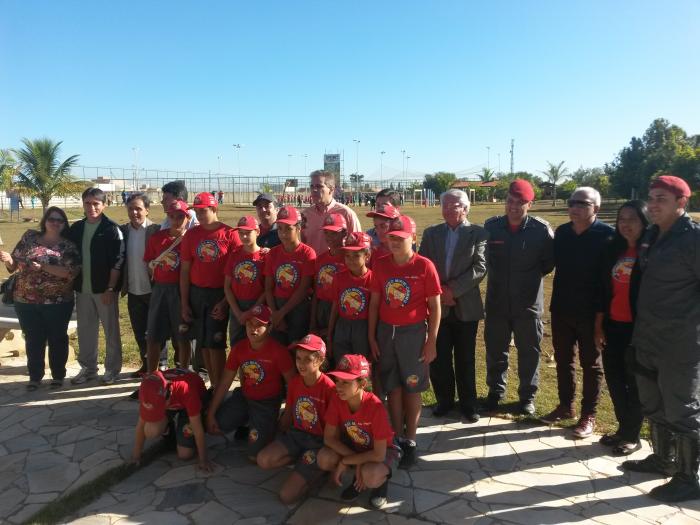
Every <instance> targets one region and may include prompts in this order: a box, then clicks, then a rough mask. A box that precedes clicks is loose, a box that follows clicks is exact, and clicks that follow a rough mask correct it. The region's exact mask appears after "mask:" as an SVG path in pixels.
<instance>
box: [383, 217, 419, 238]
mask: <svg viewBox="0 0 700 525" xmlns="http://www.w3.org/2000/svg"><path fill="white" fill-rule="evenodd" d="M386 233H387V235H395V236H396V237H403V238H404V239H408V238H409V237H413V236H414V235H415V234H416V221H414V220H413V219H411V218H410V217H409V216H408V215H401V217H397V218H395V219H394V220H392V221H391V222H390V223H389V231H388V232H386Z"/></svg>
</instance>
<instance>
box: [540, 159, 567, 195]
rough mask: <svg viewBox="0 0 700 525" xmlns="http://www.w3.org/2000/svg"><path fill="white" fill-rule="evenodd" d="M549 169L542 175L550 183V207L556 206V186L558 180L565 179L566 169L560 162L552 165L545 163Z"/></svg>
mask: <svg viewBox="0 0 700 525" xmlns="http://www.w3.org/2000/svg"><path fill="white" fill-rule="evenodd" d="M547 164H548V165H549V167H548V168H547V170H546V171H543V172H542V174H543V175H544V176H546V177H547V179H548V180H549V182H551V183H552V206H556V204H557V184H558V183H559V181H560V180H562V179H563V178H564V177H566V172H567V169H566V168H565V167H564V161H563V160H562V161H561V162H560V163H559V164H556V165H555V164H552V163H551V162H549V161H547Z"/></svg>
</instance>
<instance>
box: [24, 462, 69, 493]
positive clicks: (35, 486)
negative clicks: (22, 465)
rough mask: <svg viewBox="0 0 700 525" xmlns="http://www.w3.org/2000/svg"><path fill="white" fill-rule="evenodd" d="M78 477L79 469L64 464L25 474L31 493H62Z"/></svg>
mask: <svg viewBox="0 0 700 525" xmlns="http://www.w3.org/2000/svg"><path fill="white" fill-rule="evenodd" d="M79 476H80V467H78V465H77V464H75V463H68V462H66V463H65V464H63V465H56V466H53V467H49V468H46V469H43V470H32V471H30V472H27V482H28V484H29V490H30V491H31V492H32V493H38V492H63V491H64V490H66V489H67V488H68V487H69V486H70V485H71V484H72V483H73V482H74V481H75V480H76V479H78V477H79Z"/></svg>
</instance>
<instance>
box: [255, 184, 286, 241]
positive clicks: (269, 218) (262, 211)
mask: <svg viewBox="0 0 700 525" xmlns="http://www.w3.org/2000/svg"><path fill="white" fill-rule="evenodd" d="M253 206H255V211H256V212H257V213H258V222H259V223H260V235H258V240H257V241H256V242H257V244H258V246H260V247H261V248H272V247H273V246H277V245H278V244H280V238H279V235H278V234H277V223H276V221H277V212H278V211H279V208H278V207H277V201H276V200H275V197H274V195H272V193H261V194H260V195H258V196H257V197H256V198H255V200H254V201H253Z"/></svg>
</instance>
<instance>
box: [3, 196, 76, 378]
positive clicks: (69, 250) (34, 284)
mask: <svg viewBox="0 0 700 525" xmlns="http://www.w3.org/2000/svg"><path fill="white" fill-rule="evenodd" d="M40 227H41V231H36V230H28V231H27V232H26V233H25V234H24V235H23V236H22V238H21V239H20V241H19V242H18V243H17V246H15V249H14V250H13V251H12V254H9V253H7V252H0V261H2V262H4V263H5V267H6V268H7V270H8V271H9V272H14V271H16V270H19V273H18V274H17V279H16V281H15V289H14V301H15V311H16V312H17V318H18V319H19V324H20V326H21V327H22V332H24V339H25V343H26V351H27V368H28V369H29V383H28V384H27V390H30V391H33V390H36V389H37V388H39V385H40V384H41V379H42V378H43V377H44V353H45V349H46V344H47V343H48V345H49V366H50V367H51V377H52V381H51V388H58V387H60V386H61V385H63V379H64V378H65V377H66V361H68V322H69V321H70V317H71V314H72V312H73V279H74V278H75V276H76V275H77V274H78V273H79V272H80V254H79V252H78V248H77V247H76V245H75V244H74V243H73V242H71V241H70V240H68V239H67V238H65V237H64V236H63V235H64V234H65V233H66V232H67V231H68V218H67V217H66V214H65V212H64V211H63V210H62V209H61V208H57V207H56V206H51V207H50V208H48V209H47V210H46V213H45V214H44V216H43V217H42V219H41V222H40Z"/></svg>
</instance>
